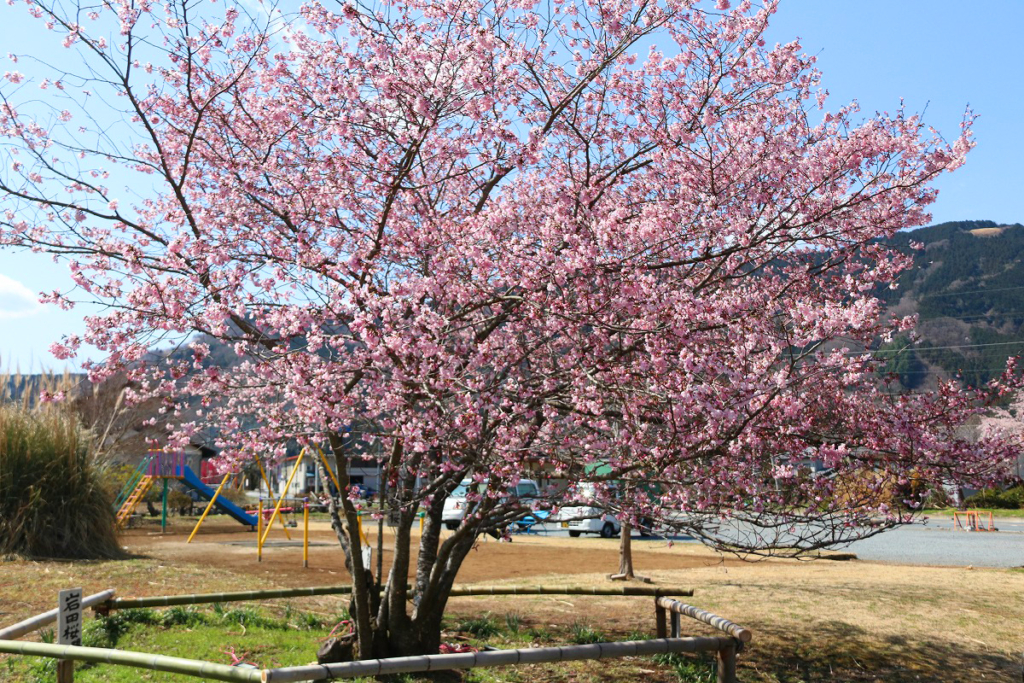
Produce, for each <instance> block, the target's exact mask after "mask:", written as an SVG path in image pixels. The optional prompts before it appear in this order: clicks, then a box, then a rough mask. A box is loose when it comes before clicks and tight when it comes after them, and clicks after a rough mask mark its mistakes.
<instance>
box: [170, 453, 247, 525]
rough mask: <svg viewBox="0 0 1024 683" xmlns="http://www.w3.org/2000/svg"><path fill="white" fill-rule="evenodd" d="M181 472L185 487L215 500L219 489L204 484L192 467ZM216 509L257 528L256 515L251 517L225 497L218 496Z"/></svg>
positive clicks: (186, 467) (205, 497)
mask: <svg viewBox="0 0 1024 683" xmlns="http://www.w3.org/2000/svg"><path fill="white" fill-rule="evenodd" d="M181 470H182V472H181V482H182V483H184V484H185V486H187V487H189V488H190V489H192V490H193V491H196V492H198V493H199V495H200V496H202V497H203V499H204V500H211V499H212V498H213V494H214V493H216V492H217V489H212V488H210V487H209V486H207V485H206V484H204V483H203V480H202V479H200V478H199V477H197V476H196V473H195V472H193V471H192V468H191V467H188V466H185V467H182V468H181ZM215 507H217V508H219V509H220V511H221V512H224V513H227V514H229V515H231V516H232V517H234V518H235V519H237V520H238V521H239V522H241V523H242V524H248V525H249V526H251V527H253V528H255V527H256V515H250V514H249V513H248V512H246V511H245V510H243V509H242V508H240V507H238V506H237V505H235V504H234V503H232V502H231V501H230V500H228V499H227V498H224V497H223V496H217V502H216V504H215Z"/></svg>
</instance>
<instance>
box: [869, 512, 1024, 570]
mask: <svg viewBox="0 0 1024 683" xmlns="http://www.w3.org/2000/svg"><path fill="white" fill-rule="evenodd" d="M996 527H997V528H998V529H999V531H994V532H966V531H959V530H954V529H953V524H952V522H951V521H950V520H945V519H943V520H938V519H933V520H929V521H928V522H927V523H926V524H912V525H910V526H906V527H901V528H899V529H893V530H892V531H887V532H885V533H883V534H879V535H878V536H875V537H873V538H867V539H864V540H863V541H857V542H856V543H853V544H851V545H850V548H849V550H850V552H854V553H857V557H859V558H861V559H863V560H878V561H881V562H895V563H899V564H928V565H946V566H959V567H965V566H968V565H970V566H974V567H1021V566H1024V523H1022V522H1020V521H1018V520H1012V521H1011V520H996Z"/></svg>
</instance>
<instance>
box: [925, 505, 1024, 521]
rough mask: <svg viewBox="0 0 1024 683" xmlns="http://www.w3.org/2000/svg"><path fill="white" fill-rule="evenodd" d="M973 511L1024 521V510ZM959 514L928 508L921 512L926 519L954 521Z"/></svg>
mask: <svg viewBox="0 0 1024 683" xmlns="http://www.w3.org/2000/svg"><path fill="white" fill-rule="evenodd" d="M970 509H971V510H977V511H978V512H981V513H983V514H985V515H988V513H990V512H991V513H992V516H993V517H1012V518H1015V519H1024V510H1013V509H1002V508H975V507H972V508H970ZM954 512H957V510H954V509H953V508H926V509H924V510H922V511H921V514H922V515H924V516H925V517H942V518H945V519H952V517H953V513H954Z"/></svg>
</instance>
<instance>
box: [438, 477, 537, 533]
mask: <svg viewBox="0 0 1024 683" xmlns="http://www.w3.org/2000/svg"><path fill="white" fill-rule="evenodd" d="M474 486H481V487H482V486H483V484H476V483H475V482H474V481H473V480H472V479H464V480H462V482H461V483H460V484H459V485H458V487H457V488H456V489H455V490H454V491H452V493H451V495H450V496H448V498H446V499H445V501H444V510H443V512H442V513H441V522H442V523H443V524H444V525H445V526H446V527H447V528H448V529H451V530H452V531H454V530H455V529H458V528H459V525H460V524H462V520H463V519H465V517H466V509H467V508H468V507H469V505H470V504H471V501H469V500H467V498H466V496H467V494H468V493H469V491H470V490H471V489H472V488H473V487H474ZM481 493H482V491H481ZM539 495H540V487H539V486H538V485H537V482H535V481H533V480H532V479H520V480H519V483H518V484H516V489H515V492H512V491H509V492H508V494H507V496H508V497H515V498H517V499H519V500H524V501H529V500H532V499H534V498H537V497H538V496H539Z"/></svg>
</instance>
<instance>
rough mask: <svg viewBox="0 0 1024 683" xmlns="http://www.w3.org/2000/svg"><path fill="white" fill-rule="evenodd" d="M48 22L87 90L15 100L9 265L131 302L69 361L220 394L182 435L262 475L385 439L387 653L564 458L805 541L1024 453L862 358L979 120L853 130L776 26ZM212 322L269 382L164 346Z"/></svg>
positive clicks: (705, 527) (806, 545) (661, 21)
mask: <svg viewBox="0 0 1024 683" xmlns="http://www.w3.org/2000/svg"><path fill="white" fill-rule="evenodd" d="M28 4H29V7H30V11H31V12H32V13H33V14H34V15H37V16H39V17H40V19H41V20H42V21H44V22H46V23H47V25H49V26H51V27H52V28H53V29H54V31H56V32H57V34H58V37H61V36H62V37H63V39H64V44H65V45H67V46H69V47H70V48H71V49H74V50H77V53H76V55H77V57H78V58H80V59H81V60H83V64H84V65H85V66H84V67H83V69H82V73H81V74H79V75H77V76H72V75H71V74H67V73H63V72H62V73H56V74H52V75H51V77H50V80H48V81H44V82H40V83H39V84H38V85H39V86H40V87H43V86H45V89H44V91H43V92H42V94H41V95H40V94H39V91H38V90H36V89H34V88H33V89H32V91H31V93H30V92H29V90H28V89H27V87H28V86H27V84H26V83H24V81H25V76H23V75H22V74H21V73H19V72H9V73H8V74H7V81H8V82H7V84H6V85H5V86H4V87H3V89H2V91H0V95H2V98H3V100H2V103H0V135H2V136H3V140H4V143H3V144H4V147H3V149H4V154H5V155H6V157H7V158H6V159H5V162H6V163H5V164H4V166H3V171H2V176H0V189H2V190H3V192H4V193H6V196H5V197H4V200H3V201H4V212H3V219H2V223H0V243H6V244H11V245H21V246H27V247H31V248H33V249H37V250H41V251H45V252H49V253H54V254H57V255H59V256H61V257H63V258H65V259H66V260H67V262H68V264H69V267H70V269H71V273H72V276H73V278H74V279H75V281H76V283H77V285H78V287H79V288H81V289H82V290H84V291H85V292H87V293H89V294H91V295H93V296H95V297H96V298H98V299H99V300H101V301H103V302H105V303H107V304H108V306H109V308H108V310H107V312H106V313H104V314H102V315H97V316H94V317H91V318H89V320H88V321H87V324H88V332H87V333H86V334H85V335H84V337H82V338H79V337H78V336H73V335H72V336H69V337H67V338H66V339H65V341H64V342H63V343H62V344H60V345H57V347H56V348H55V352H56V353H57V355H58V356H59V357H69V356H71V355H73V354H74V353H75V352H76V351H77V350H78V348H79V346H80V345H81V344H82V343H84V342H88V343H91V344H93V345H95V346H97V347H99V348H100V349H102V350H103V351H104V352H106V353H107V354H108V360H107V361H106V362H105V363H103V364H101V365H97V366H93V367H91V368H90V374H91V376H92V378H93V379H95V380H96V381H101V380H103V379H105V378H107V377H110V376H112V375H113V374H115V373H118V372H124V373H126V376H127V377H128V378H129V379H130V380H131V381H132V382H133V383H134V384H133V387H134V388H133V389H132V390H131V392H130V396H128V398H131V399H132V400H143V399H145V398H146V397H149V396H159V395H168V396H170V395H179V396H186V397H187V396H192V397H195V398H196V399H197V400H198V401H199V409H201V410H202V414H199V413H198V412H196V413H186V412H183V411H184V410H185V408H186V407H187V406H189V405H194V404H189V403H188V402H187V400H186V398H181V399H180V400H178V401H177V402H176V403H168V404H166V405H165V406H164V409H165V410H166V411H167V415H168V416H169V417H178V419H179V420H180V424H179V425H178V427H177V429H176V431H174V433H173V434H172V445H175V444H176V445H182V444H184V443H185V442H186V441H187V440H188V439H189V438H190V437H191V436H192V435H193V434H195V433H196V431H197V430H199V429H200V428H201V421H207V420H208V421H211V422H214V423H216V424H217V425H219V426H220V427H221V430H222V431H221V435H222V436H221V445H222V446H223V447H224V448H225V449H226V451H227V457H228V459H231V458H235V459H243V458H245V457H247V456H249V455H251V454H252V453H253V452H256V451H258V450H261V449H264V448H265V447H266V445H267V444H268V443H270V444H276V447H277V448H279V449H283V448H284V447H285V444H286V443H287V442H288V440H289V439H297V440H300V441H302V442H305V443H308V444H310V445H311V446H312V445H315V444H326V445H327V446H328V447H329V448H330V449H331V450H333V452H334V454H335V455H336V456H337V462H338V463H339V470H340V471H339V472H338V473H337V476H338V478H339V481H340V485H341V488H342V490H343V491H344V492H351V490H352V489H351V487H350V486H349V483H350V479H349V474H348V469H347V458H346V456H347V452H346V448H345V446H346V443H348V437H347V436H346V434H347V432H346V430H347V429H349V427H350V426H351V425H353V424H357V423H358V424H364V425H374V426H373V427H372V428H370V427H368V428H367V431H368V433H366V434H364V435H362V436H363V438H365V439H370V440H375V441H376V442H378V444H379V447H380V452H381V453H382V454H383V458H382V466H383V472H384V478H385V480H386V483H387V490H388V501H389V505H390V506H391V510H390V513H391V514H392V515H393V520H394V521H395V523H396V528H395V534H394V547H393V554H392V556H391V558H392V565H391V570H390V575H389V576H386V577H385V576H381V575H380V573H379V572H378V573H376V574H375V573H374V572H372V571H371V569H370V567H367V566H364V560H363V554H362V541H361V539H360V536H359V533H358V530H357V529H358V525H357V517H356V514H357V507H356V505H357V502H356V501H355V500H353V499H350V498H349V497H344V496H343V497H342V498H341V499H340V500H338V501H336V503H335V507H334V509H335V510H336V511H337V514H338V519H337V523H336V529H337V530H338V532H339V540H340V542H341V544H342V547H343V549H344V551H345V558H346V559H345V561H346V565H347V566H348V568H349V571H350V572H351V574H352V576H353V584H354V585H353V619H354V621H355V624H356V630H357V633H358V639H359V643H358V645H359V648H358V649H359V653H360V655H361V656H364V657H367V656H384V655H396V654H418V653H423V652H434V651H437V648H438V645H439V641H440V632H441V631H440V625H441V617H442V614H443V612H444V608H445V605H446V603H447V600H448V596H449V592H450V589H451V587H452V584H453V582H454V581H455V578H456V575H457V573H458V569H459V567H460V565H461V563H462V561H463V559H464V558H465V557H466V555H467V554H468V553H469V552H470V550H471V549H472V548H473V545H474V543H475V541H476V538H477V535H478V534H479V533H480V532H481V531H483V530H486V529H491V528H494V527H495V526H500V525H501V524H504V523H507V522H508V521H510V520H513V519H515V518H516V517H517V516H520V515H522V514H524V512H525V509H524V507H523V504H522V501H519V500H517V499H516V498H515V497H513V496H509V495H508V494H507V491H508V490H509V487H510V486H514V484H515V482H516V481H517V480H518V479H519V478H520V477H521V476H523V475H524V474H525V473H526V472H528V471H531V470H533V469H535V468H537V467H546V468H548V469H551V470H554V471H556V472H574V471H585V470H584V467H585V465H586V464H588V463H593V462H596V461H603V462H604V463H606V464H607V466H608V467H609V468H610V469H611V471H612V475H611V476H613V477H615V478H618V479H628V478H630V477H636V476H639V475H641V474H642V475H643V476H649V477H655V478H656V481H655V483H657V484H658V486H659V493H658V495H657V496H652V497H649V498H648V499H646V500H644V501H638V502H637V508H636V509H634V510H632V511H627V512H631V513H632V514H633V515H637V516H640V515H644V516H646V515H650V516H662V517H666V518H670V519H671V520H672V521H673V522H674V523H676V524H679V525H683V526H685V527H686V529H687V530H688V531H689V532H690V533H693V534H695V535H696V536H698V537H699V538H701V539H703V540H705V541H706V542H708V543H710V544H713V545H717V546H720V547H727V548H730V549H737V548H748V549H751V550H755V551H758V552H778V551H782V550H807V549H813V548H818V547H824V546H828V545H832V544H836V543H842V542H846V541H849V540H851V539H853V538H857V537H860V536H864V535H870V534H872V533H877V532H878V531H879V530H880V529H884V528H887V527H891V526H894V525H896V524H899V523H902V522H905V521H907V520H908V519H909V515H910V512H911V511H912V509H913V506H914V505H915V504H916V503H917V501H913V500H910V501H906V502H905V503H903V502H899V501H897V502H895V503H894V502H893V501H892V500H891V497H890V496H888V495H886V496H882V495H880V492H881V491H885V490H889V491H891V490H892V487H891V486H887V484H889V483H892V482H899V481H900V480H903V479H906V478H908V477H910V476H914V477H918V478H921V479H922V480H926V481H933V482H934V481H938V480H947V479H951V480H956V481H968V480H969V481H981V480H988V479H991V478H993V477H995V476H997V475H999V474H1000V473H1001V471H1002V468H1003V467H1004V465H1005V463H1006V462H1007V461H1008V460H1009V459H1011V458H1012V456H1013V453H1014V450H1013V444H1012V443H1009V442H1006V441H1000V440H987V441H985V440H983V441H980V442H978V443H968V442H966V441H965V440H963V439H959V438H957V437H956V428H957V427H958V426H959V425H960V423H962V422H963V421H964V420H965V419H966V418H967V417H969V416H970V415H973V414H975V412H976V410H977V406H976V403H975V400H976V399H977V398H978V397H976V396H973V395H968V394H965V393H962V392H960V391H958V390H957V389H956V388H955V387H953V386H952V385H943V387H942V388H941V390H940V391H939V392H937V393H934V394H927V395H913V396H892V395H889V394H888V393H886V392H884V391H882V390H881V389H880V388H879V382H878V376H877V373H876V372H875V371H874V370H875V366H876V361H875V360H874V359H873V358H872V357H871V356H870V355H868V354H861V353H852V352H849V351H848V349H847V344H848V343H857V344H858V345H863V346H866V345H868V344H870V343H871V342H872V341H873V340H875V339H877V338H878V337H880V336H884V335H888V334H891V333H893V332H900V331H903V330H904V329H905V328H906V327H907V326H908V325H909V322H908V321H897V322H895V323H889V322H886V321H883V320H882V319H881V318H882V316H881V310H882V308H881V304H880V303H879V302H878V301H877V300H876V299H875V298H874V297H873V296H872V295H871V292H872V291H874V289H875V288H876V287H877V286H879V285H882V284H886V283H889V282H891V281H892V280H893V278H895V277H896V276H898V275H899V273H900V272H901V270H902V269H903V268H904V267H906V266H907V264H908V263H909V259H908V258H907V257H905V256H900V255H897V254H894V253H893V252H892V251H891V250H890V249H888V248H886V247H884V246H883V245H881V244H880V243H879V242H878V240H879V238H882V237H887V236H892V235H893V234H895V233H896V232H897V231H898V230H900V229H901V228H906V227H910V226H914V225H920V224H922V223H924V222H925V221H926V220H927V218H928V216H927V213H926V212H925V207H926V205H927V204H928V203H929V202H931V201H932V200H933V198H934V191H933V190H932V189H930V186H929V183H930V182H931V181H932V180H933V179H934V178H935V177H936V176H938V175H939V174H941V173H942V172H944V171H947V170H952V169H955V168H956V167H958V166H959V165H961V164H962V163H963V161H964V157H965V154H966V153H967V151H968V150H969V148H970V147H971V141H970V119H968V120H967V121H966V122H965V124H964V128H963V132H962V134H961V135H960V136H959V137H958V138H956V140H954V141H953V142H952V144H947V143H946V142H944V141H943V140H942V139H941V138H939V137H938V136H937V135H933V134H931V133H929V132H928V129H927V128H926V127H925V126H924V124H923V123H922V122H921V121H920V120H919V119H918V117H916V116H913V115H910V114H907V113H906V112H903V111H901V110H900V111H897V112H896V113H895V114H893V115H888V114H880V115H876V116H875V117H873V118H870V119H867V120H864V121H861V122H858V120H857V118H858V116H859V115H858V113H857V109H856V107H855V106H847V107H843V108H841V109H839V110H837V111H825V110H824V103H825V95H824V93H823V92H822V91H820V90H819V88H818V81H819V78H818V74H817V73H816V72H815V71H814V70H813V68H812V63H813V60H812V59H811V58H809V57H806V56H804V55H802V54H801V52H800V47H799V45H798V44H796V43H788V44H784V45H777V46H775V47H767V46H765V45H764V38H763V34H764V31H765V28H766V26H767V23H768V19H769V17H770V16H771V14H772V13H773V12H774V11H775V3H773V2H769V3H767V4H766V5H765V7H764V8H763V9H755V8H753V6H752V5H751V3H749V2H742V3H740V4H739V5H738V6H737V7H736V8H735V9H729V2H727V1H726V0H719V2H718V3H717V4H716V5H714V6H711V5H708V4H706V3H697V2H691V1H690V0H678V1H672V2H664V3H658V2H648V1H644V2H639V1H637V2H632V1H629V0H621V1H616V2H611V3H589V4H588V3H580V2H576V1H575V0H556V1H555V2H554V3H550V4H548V3H539V2H531V1H527V2H519V3H513V4H508V3H502V2H495V3H492V2H482V1H478V0H472V1H469V2H461V3H456V4H451V3H445V4H439V3H436V2H433V1H430V2H427V1H425V0H424V1H420V0H411V1H409V2H401V1H396V2H385V3H381V4H379V5H371V4H364V3H361V2H348V3H345V4H343V5H340V6H339V7H338V8H337V12H335V11H332V10H330V9H328V8H327V7H326V6H324V5H320V4H316V3H310V4H307V5H305V6H304V7H303V9H302V10H301V11H300V12H299V13H298V14H297V15H296V16H293V17H289V18H287V19H286V20H284V21H281V20H279V19H278V18H275V17H271V18H269V19H263V20H260V19H253V18H248V17H245V16H244V15H243V14H242V13H241V11H240V9H238V8H236V7H231V6H229V7H227V8H225V9H221V5H212V6H211V7H205V6H203V5H197V4H196V3H193V2H186V1H184V0H182V1H180V2H174V1H172V2H168V3H161V4H148V3H140V4H132V3H128V2H120V1H117V2H113V3H110V4H102V5H93V6H89V7H88V8H87V7H85V6H76V5H75V3H74V2H71V3H67V2H60V3H56V2H53V3H51V2H48V1H44V0H39V1H38V2H31V1H30V2H29V3H28ZM217 12H222V14H219V15H217V16H214V15H215V14H216V13H217ZM40 50H41V51H40V55H42V54H44V48H41V49H40ZM640 50H643V51H644V52H645V53H646V54H645V55H644V56H638V55H637V54H636V53H637V52H638V51H640ZM40 98H42V100H40ZM50 107H52V109H51V108H50ZM108 173H109V174H110V175H108ZM129 182H130V183H131V186H132V187H133V188H135V190H136V192H138V193H140V194H141V196H139V195H134V196H133V195H132V194H131V193H130V192H128V191H127V190H124V191H123V190H119V189H115V187H112V184H115V183H116V184H117V185H121V184H122V183H129ZM46 298H47V300H49V301H51V302H54V303H58V304H62V305H68V304H69V302H68V299H69V296H68V295H66V294H65V293H61V292H54V293H52V294H49V295H47V297H46ZM196 332H198V333H202V334H206V335H209V336H210V337H212V338H215V339H218V340H221V341H222V342H224V343H225V344H227V345H228V347H229V348H231V349H232V350H233V351H234V352H235V353H236V354H237V355H238V356H239V359H240V361H241V362H239V363H238V364H237V365H235V366H233V367H230V368H228V369H222V368H220V367H217V366H208V365H207V364H206V362H205V359H206V357H207V356H208V354H209V353H210V347H209V345H208V344H204V343H201V342H197V343H194V344H192V347H191V351H192V357H191V358H185V357H181V356H180V355H172V356H164V357H160V358H153V357H151V356H149V355H148V352H147V349H148V348H149V347H150V346H151V345H152V344H153V342H154V340H155V339H157V338H159V336H160V335H170V336H171V337H176V338H182V337H184V336H186V335H189V334H192V333H196ZM248 425H251V428H246V429H243V427H245V426H248ZM808 459H814V460H818V461H821V462H823V463H825V464H826V465H827V466H828V467H831V468H833V470H835V471H837V472H839V473H840V474H848V475H850V477H852V476H855V475H859V474H861V473H864V472H870V473H872V476H873V479H872V481H877V482H878V486H876V487H871V486H863V485H861V486H859V487H849V488H848V489H844V488H843V486H844V485H845V484H844V483H843V482H849V481H850V477H844V476H836V477H834V478H825V477H820V478H811V477H807V476H805V474H806V473H805V469H806V468H805V467H804V466H803V464H802V463H804V462H805V461H806V460H808ZM467 478H468V479H472V480H474V481H477V482H479V483H480V484H481V485H482V486H481V487H480V488H479V489H477V488H474V489H473V491H472V493H471V496H470V498H469V502H470V507H469V510H468V513H467V515H466V518H465V520H464V521H463V523H462V525H461V526H460V527H459V529H458V530H457V531H455V532H454V533H453V534H451V535H450V536H448V537H446V538H442V537H441V515H442V506H443V501H444V499H445V497H446V496H447V495H448V494H449V493H451V492H452V491H453V490H454V489H455V488H456V487H457V486H458V485H459V483H460V482H461V481H462V480H463V479H467ZM421 505H422V507H423V509H424V510H425V513H426V519H425V524H424V530H423V533H422V535H421V537H420V540H419V542H418V543H419V547H418V555H417V554H414V553H413V551H412V540H411V538H412V536H411V527H412V525H413V522H414V520H415V519H416V515H417V512H418V510H419V507H420V506H421ZM879 519H880V520H882V521H881V523H880V524H876V522H877V520H879ZM410 574H411V575H412V576H413V577H414V578H413V589H412V591H413V592H414V594H415V600H412V598H413V595H412V594H410V590H409V589H408V588H407V586H406V577H407V576H409V575H410Z"/></svg>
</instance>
